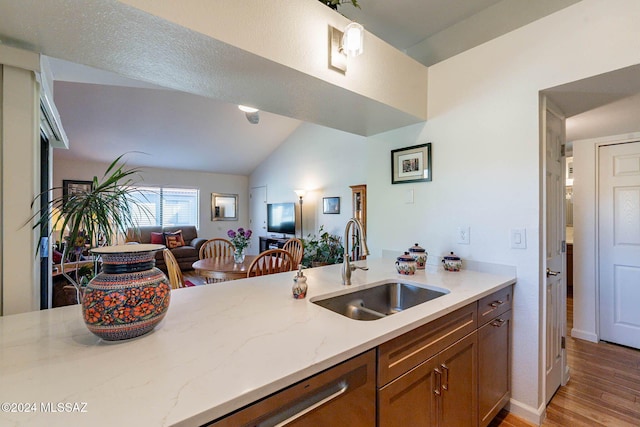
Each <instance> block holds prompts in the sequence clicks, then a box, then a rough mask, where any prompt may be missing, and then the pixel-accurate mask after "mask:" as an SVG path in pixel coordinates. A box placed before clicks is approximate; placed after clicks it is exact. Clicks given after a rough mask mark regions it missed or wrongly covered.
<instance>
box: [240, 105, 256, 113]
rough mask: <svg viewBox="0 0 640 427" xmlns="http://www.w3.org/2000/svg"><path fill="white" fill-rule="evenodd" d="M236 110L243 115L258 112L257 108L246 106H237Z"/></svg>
mask: <svg viewBox="0 0 640 427" xmlns="http://www.w3.org/2000/svg"><path fill="white" fill-rule="evenodd" d="M238 109H239V110H240V111H244V112H245V113H257V112H258V111H259V110H258V109H257V108H253V107H247V106H246V105H238Z"/></svg>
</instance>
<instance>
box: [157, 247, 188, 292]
mask: <svg viewBox="0 0 640 427" xmlns="http://www.w3.org/2000/svg"><path fill="white" fill-rule="evenodd" d="M162 256H163V257H164V262H165V264H167V277H169V283H171V289H180V288H184V287H185V286H184V277H183V276H182V270H180V265H179V264H178V261H177V260H176V257H175V256H173V254H172V253H171V251H170V250H169V249H165V250H163V251H162Z"/></svg>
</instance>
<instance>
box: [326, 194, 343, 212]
mask: <svg viewBox="0 0 640 427" xmlns="http://www.w3.org/2000/svg"><path fill="white" fill-rule="evenodd" d="M322 213H323V214H339V213H340V197H323V198H322Z"/></svg>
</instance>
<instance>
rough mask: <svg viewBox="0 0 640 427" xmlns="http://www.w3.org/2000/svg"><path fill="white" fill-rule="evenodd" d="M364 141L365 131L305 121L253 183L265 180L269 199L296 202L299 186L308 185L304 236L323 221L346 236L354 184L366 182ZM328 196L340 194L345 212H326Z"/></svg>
mask: <svg viewBox="0 0 640 427" xmlns="http://www.w3.org/2000/svg"><path fill="white" fill-rule="evenodd" d="M365 147H366V139H365V138H364V137H361V136H357V135H353V134H350V133H347V132H342V131H339V130H335V129H330V128H326V127H323V126H319V125H313V124H309V123H307V124H303V125H301V126H300V127H299V128H298V129H297V130H296V131H295V132H294V133H293V134H292V135H291V136H290V137H289V138H288V139H287V140H286V141H284V142H283V143H282V144H281V145H280V147H278V149H277V150H276V151H274V152H273V154H272V155H271V156H269V158H268V159H267V160H266V161H264V162H263V163H262V164H260V166H258V167H257V168H256V169H255V170H254V171H253V173H252V174H251V177H250V181H249V182H250V184H249V185H250V187H251V188H254V187H261V186H266V187H267V202H268V203H279V202H297V201H298V197H297V196H296V194H295V193H294V190H296V189H305V190H306V191H307V194H306V195H305V197H304V199H303V221H304V229H303V231H304V235H305V237H306V236H307V235H308V234H309V233H314V234H317V231H318V228H319V227H320V226H321V225H324V230H325V231H328V232H330V233H337V234H338V235H339V236H342V235H343V233H344V226H345V224H346V222H347V221H348V220H349V218H351V217H352V209H353V206H352V203H351V189H350V188H349V186H350V185H357V184H365V183H366V182H365V181H366V167H367V160H366V148H365ZM323 197H340V214H338V215H335V214H323V213H322V198H323ZM297 215H299V213H297ZM297 218H298V221H299V216H298V217H297ZM298 232H299V231H298Z"/></svg>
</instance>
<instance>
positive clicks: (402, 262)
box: [396, 252, 417, 276]
mask: <svg viewBox="0 0 640 427" xmlns="http://www.w3.org/2000/svg"><path fill="white" fill-rule="evenodd" d="M416 269H417V265H416V260H415V259H414V258H413V257H412V256H411V255H410V254H409V252H405V253H404V255H400V256H399V257H398V258H396V270H398V273H399V274H403V275H407V276H408V275H411V274H415V273H416Z"/></svg>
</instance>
